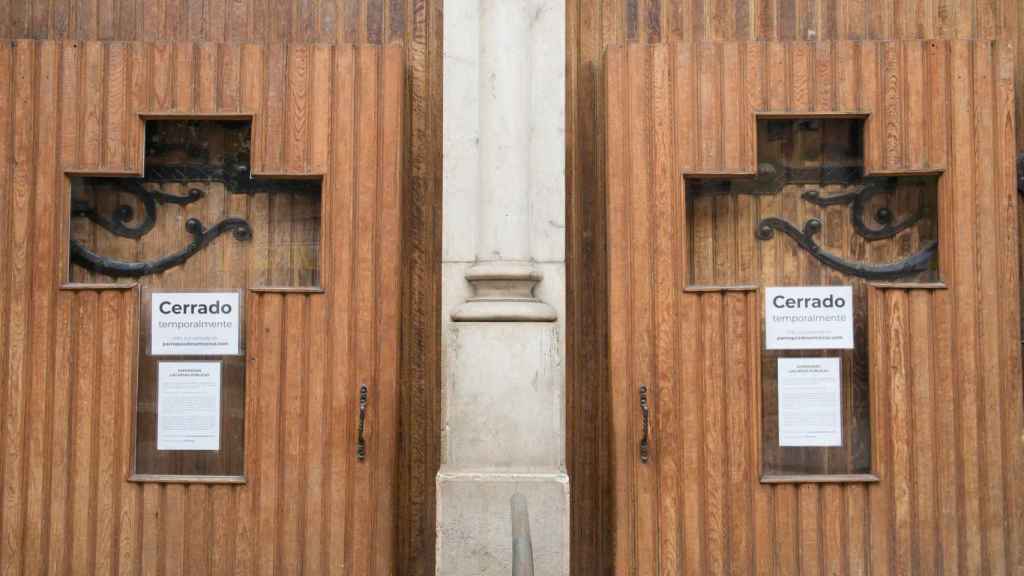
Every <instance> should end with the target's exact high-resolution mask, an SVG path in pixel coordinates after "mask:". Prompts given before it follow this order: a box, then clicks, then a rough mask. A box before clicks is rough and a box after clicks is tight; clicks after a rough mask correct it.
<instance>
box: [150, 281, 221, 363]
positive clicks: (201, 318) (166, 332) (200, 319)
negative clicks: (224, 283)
mask: <svg viewBox="0 0 1024 576" xmlns="http://www.w3.org/2000/svg"><path fill="white" fill-rule="evenodd" d="M238 318H239V305H238V292H160V293H154V294H153V296H152V307H151V310H150V352H149V353H150V355H151V356H237V355H238V354H239V346H238V335H239V328H240V324H239V322H238Z"/></svg>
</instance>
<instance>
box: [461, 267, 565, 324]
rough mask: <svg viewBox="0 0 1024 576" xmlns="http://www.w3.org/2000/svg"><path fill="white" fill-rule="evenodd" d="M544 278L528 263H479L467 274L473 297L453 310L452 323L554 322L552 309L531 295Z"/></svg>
mask: <svg viewBox="0 0 1024 576" xmlns="http://www.w3.org/2000/svg"><path fill="white" fill-rule="evenodd" d="M542 278H543V275H542V274H541V273H540V271H539V270H537V269H536V268H534V267H533V265H532V264H530V263H529V262H515V261H512V262H509V261H494V262H480V263H478V264H476V265H474V266H473V267H472V268H470V269H469V270H467V271H466V280H468V281H469V283H470V284H471V285H472V286H473V292H474V295H473V297H471V298H469V299H468V300H466V301H465V302H464V303H462V304H461V305H460V306H458V307H457V308H455V310H453V311H452V315H451V318H452V320H453V321H455V322H553V321H555V319H557V318H558V314H557V313H556V312H555V309H554V308H552V307H551V306H550V305H549V304H547V303H546V302H542V301H541V300H539V299H537V298H536V297H535V296H534V295H533V288H534V286H536V285H537V283H538V282H540V281H541V279H542Z"/></svg>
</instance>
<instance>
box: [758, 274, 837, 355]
mask: <svg viewBox="0 0 1024 576" xmlns="http://www.w3.org/2000/svg"><path fill="white" fill-rule="evenodd" d="M764 335H765V349H767V350H822V349H824V350H836V349H849V348H853V289H852V288H851V287H849V286H804V287H773V288H765V291H764Z"/></svg>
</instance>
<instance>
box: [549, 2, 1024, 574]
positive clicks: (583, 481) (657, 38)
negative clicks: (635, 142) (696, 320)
mask: <svg viewBox="0 0 1024 576" xmlns="http://www.w3.org/2000/svg"><path fill="white" fill-rule="evenodd" d="M1020 15H1024V5H1022V4H1020V3H1019V2H1004V1H998V0H997V1H993V2H976V1H975V0H936V1H920V2H919V1H900V2H894V1H892V0H841V1H837V0H790V1H783V0H739V1H738V2H732V1H727V2H720V1H708V0H663V1H660V2H657V1H645V2H642V1H640V0H594V1H591V0H569V1H568V2H567V22H566V31H567V44H566V45H567V58H568V62H567V63H566V71H567V110H566V112H567V114H566V120H567V137H568V140H569V142H568V150H567V157H566V160H567V163H566V168H567V208H566V210H567V235H566V239H567V246H566V248H567V256H568V257H567V266H568V271H567V283H568V294H567V315H568V318H567V321H568V323H567V325H568V335H567V345H568V351H569V352H568V358H567V375H568V379H567V391H566V392H567V394H566V396H567V430H568V435H569V440H568V450H567V463H568V466H569V471H570V477H571V478H572V481H573V490H572V506H573V511H572V520H573V521H572V531H573V536H572V542H573V549H572V563H573V572H574V573H578V574H587V575H590V574H607V573H610V572H609V571H610V564H609V562H610V559H609V558H608V556H607V554H603V553H602V551H604V550H607V549H609V548H610V546H611V542H610V540H609V538H610V535H611V533H612V531H611V529H610V528H608V526H609V522H610V520H609V518H610V514H611V511H612V506H613V505H612V502H613V499H614V493H613V491H612V489H611V484H610V481H609V479H610V478H611V476H610V472H609V471H610V468H611V465H612V456H611V453H610V451H609V450H608V448H607V443H608V442H609V441H610V436H609V426H608V424H607V423H610V422H611V420H612V419H611V416H610V412H609V410H610V406H611V401H612V400H611V396H610V394H609V393H608V392H607V390H608V388H607V377H608V369H609V368H608V351H607V342H608V319H607V317H606V310H607V307H608V293H607V291H605V290H597V289H594V288H593V287H595V286H598V287H601V286H606V285H607V283H608V281H609V272H608V270H609V266H608V265H607V264H606V262H607V258H608V250H609V249H610V246H608V244H607V234H606V229H607V222H606V217H607V216H606V213H605V210H604V208H605V206H606V199H605V195H606V193H607V185H606V165H605V160H604V157H603V155H602V154H601V151H602V150H605V146H606V143H607V142H608V134H607V132H606V127H605V125H604V123H603V121H602V120H601V118H602V116H603V115H604V114H605V113H606V112H607V111H608V110H609V109H608V105H607V102H606V101H605V94H604V89H603V84H602V82H603V76H604V65H605V64H604V61H603V60H602V57H603V54H604V51H605V49H606V47H608V46H614V45H618V44H623V43H657V42H669V43H672V44H673V45H676V44H678V48H676V47H673V49H678V50H681V51H682V52H684V53H687V52H688V51H692V50H693V44H691V42H692V41H699V40H720V41H728V40H778V39H803V40H813V41H838V43H837V44H836V45H835V46H834V47H833V48H832V53H831V54H828V53H827V52H826V50H815V51H814V54H815V56H814V61H813V62H814V63H815V66H814V67H813V68H812V73H815V74H817V75H818V76H819V77H821V76H822V72H827V70H822V69H821V68H819V66H818V65H820V64H827V63H828V61H829V60H832V61H833V62H834V63H835V65H837V66H839V68H840V70H839V71H837V72H834V73H832V74H831V75H830V76H828V78H829V81H828V82H816V83H815V86H817V87H818V90H820V91H821V92H819V91H818V90H816V91H815V94H814V95H813V96H814V97H813V98H812V100H811V103H812V104H813V105H814V107H815V108H816V109H817V108H819V107H820V108H825V107H826V106H825V104H826V103H827V99H828V98H833V99H835V102H836V105H837V107H838V108H839V109H856V108H860V107H861V104H860V103H859V102H857V101H856V98H857V94H858V93H859V92H858V91H856V90H853V89H852V88H853V87H860V84H861V83H862V82H867V81H874V78H873V77H870V76H871V75H869V77H868V78H863V79H862V78H861V77H860V76H861V75H862V74H863V70H865V66H868V68H867V69H870V66H872V65H875V63H876V62H877V58H876V57H874V56H873V54H874V53H871V54H867V53H862V50H863V49H864V46H863V45H861V44H857V43H853V42H850V41H857V40H864V39H876V40H880V41H881V40H892V39H901V38H920V39H953V38H964V39H970V38H982V39H992V38H999V39H1006V40H1016V49H1017V53H1018V55H1024V37H1018V34H1020V31H1021V29H1022V27H1021V26H1020V25H1019V24H1018V19H1019V17H1020ZM981 22H983V23H984V25H978V23H981ZM812 33H813V35H812ZM746 46H747V51H746V54H744V55H743V56H741V63H742V64H745V66H746V68H747V70H748V71H747V74H746V77H747V78H748V88H747V93H748V97H749V98H750V99H751V101H757V100H758V99H760V98H765V99H770V98H771V97H772V95H773V93H774V92H773V91H777V88H778V87H781V86H782V83H781V82H779V81H777V79H776V78H772V77H769V76H765V74H767V73H768V72H767V71H766V68H768V66H769V64H768V63H769V62H770V58H771V57H772V56H773V55H784V53H783V52H781V51H774V52H771V53H769V51H768V50H767V49H765V47H764V46H761V45H757V44H748V45H746ZM871 50H874V48H871ZM910 50H912V51H913V50H917V51H919V52H923V53H924V54H926V55H927V57H926V58H927V64H926V65H922V66H920V67H918V68H916V69H910V68H908V70H910V72H911V73H914V74H916V73H918V71H920V72H921V73H923V72H924V71H926V70H927V71H932V77H934V78H944V77H946V76H947V75H948V74H950V73H951V71H952V70H953V68H951V66H952V63H951V62H949V60H948V57H949V51H948V49H947V47H946V45H945V44H944V43H941V42H938V43H936V42H924V43H923V44H921V48H911V49H910ZM902 58H904V59H906V58H910V59H916V58H917V52H906V53H905V55H904V56H902ZM678 61H679V62H680V64H679V68H678V69H677V71H676V72H675V74H676V77H686V78H690V77H693V76H691V74H692V72H690V71H689V68H688V67H689V66H691V65H692V64H693V63H692V62H691V61H690V60H688V58H687V57H685V56H684V57H680V58H679V60H678ZM1016 70H1017V73H1016V74H1015V76H1014V78H1015V86H1016V87H1017V89H1018V90H1020V89H1021V88H1024V56H1021V57H1018V58H1017V59H1016ZM729 78H730V79H731V76H729ZM822 79H824V78H822ZM921 86H925V87H926V88H925V89H926V90H930V91H931V92H930V97H925V98H924V99H923V101H924V103H925V106H905V104H906V102H907V100H906V98H905V97H904V98H903V99H901V100H900V103H901V105H904V106H903V107H902V110H903V111H904V113H905V114H907V120H908V121H909V123H910V125H909V126H908V129H909V130H908V132H907V133H906V136H907V137H908V138H911V139H912V138H914V137H916V135H919V134H922V132H920V129H919V128H912V127H913V126H920V124H918V123H919V122H921V121H924V122H925V123H926V125H927V126H928V127H929V128H930V130H928V131H925V132H923V134H924V137H925V141H926V143H927V146H928V150H929V152H928V157H927V159H926V158H925V157H921V158H919V159H916V161H918V162H930V163H932V164H939V165H944V164H945V163H946V159H945V157H944V156H943V155H944V154H947V153H948V151H949V147H948V140H949V138H950V134H948V133H943V132H942V131H943V130H947V129H948V127H949V124H948V122H945V121H943V119H944V118H945V115H946V114H947V110H946V108H945V107H944V106H947V105H948V103H949V100H947V99H946V94H945V93H944V92H943V91H944V90H946V89H948V85H947V83H943V82H929V83H927V84H921ZM694 89H696V86H695V85H693V84H692V83H687V82H676V83H675V90H677V91H678V94H677V96H676V98H675V105H676V106H677V107H678V108H679V110H678V111H677V118H682V117H684V110H687V109H690V110H695V109H696V106H697V102H698V99H697V98H696V97H695V96H694V95H691V91H692V90H694ZM826 90H831V91H832V94H831V95H828V94H825V93H824V91H826ZM780 96H784V94H780ZM906 96H908V97H910V96H912V97H915V98H916V97H917V96H916V95H914V94H907V95H906ZM925 96H928V93H925ZM942 103H945V104H942ZM730 105H731V104H730ZM819 105H820V106H819ZM1015 106H1016V119H1017V122H1016V129H1017V134H1018V136H1019V135H1020V134H1024V121H1022V120H1024V98H1017V99H1016V104H1015ZM689 113H692V112H689ZM685 117H686V118H689V117H688V116H685ZM698 127H699V124H697V123H688V122H679V123H678V124H677V126H676V127H675V138H676V139H678V140H683V141H689V140H690V139H692V138H694V137H695V135H696V133H695V132H694V130H696V129H697V128H698ZM914 130H918V131H917V132H915V131H914ZM746 140H747V141H749V142H751V144H752V143H753V141H754V139H753V138H752V137H747V138H746ZM1017 140H1018V142H1019V143H1020V142H1024V138H1021V137H1018V139H1017ZM910 142H916V141H915V140H908V145H911V146H912V145H913V144H910ZM1018 146H1024V144H1018ZM676 150H677V153H678V154H680V156H679V157H678V158H679V160H678V162H677V163H676V169H678V168H679V167H683V168H686V169H692V168H693V167H694V166H695V165H696V164H695V162H696V159H695V158H694V157H692V156H684V155H683V154H693V153H694V152H695V151H696V150H698V149H697V148H696V147H694V146H678V145H677V146H676ZM751 161H752V156H744V157H743V159H742V162H744V163H748V162H751ZM745 165H749V164H745ZM944 185H945V184H943V186H944ZM942 196H943V199H944V200H945V201H947V202H948V201H949V199H950V198H951V195H950V194H949V193H948V192H944V193H943V194H942ZM941 212H942V213H944V214H952V206H951V205H947V206H946V207H945V209H944V210H942V211H941ZM1021 220H1022V221H1024V211H1022V216H1021ZM949 225H951V222H947V223H943V227H948V226H949ZM739 248H740V249H744V247H743V246H742V245H741V246H739ZM851 248H855V247H854V246H851ZM941 257H942V259H943V268H944V269H948V268H949V265H950V263H951V260H949V258H950V257H951V255H950V253H949V252H948V251H947V252H944V253H943V254H942V256H941ZM1018 308H1019V304H1018ZM1015 353H1016V352H1015ZM577 423H579V424H577ZM940 432H941V430H940ZM944 486H945V485H944ZM850 494H851V500H850V502H857V501H858V500H857V498H860V497H861V496H862V495H863V494H859V495H854V493H853V492H851V493H850ZM847 508H848V509H851V510H852V509H854V507H853V506H852V505H851V506H847ZM855 527H856V526H855ZM946 552H947V553H948V552H949V549H948V548H947V549H946ZM850 571H851V572H852V573H857V566H856V565H851V566H850Z"/></svg>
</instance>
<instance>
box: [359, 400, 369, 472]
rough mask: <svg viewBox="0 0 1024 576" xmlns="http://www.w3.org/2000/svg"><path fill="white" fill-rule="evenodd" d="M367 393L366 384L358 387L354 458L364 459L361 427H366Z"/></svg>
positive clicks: (364, 439) (364, 445) (364, 449)
mask: <svg viewBox="0 0 1024 576" xmlns="http://www.w3.org/2000/svg"><path fill="white" fill-rule="evenodd" d="M368 395H369V393H368V392H367V390H366V384H363V385H362V386H360V387H359V436H358V437H357V438H356V459H358V460H365V459H366V438H364V437H363V429H364V428H365V427H366V400H367V396H368Z"/></svg>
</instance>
